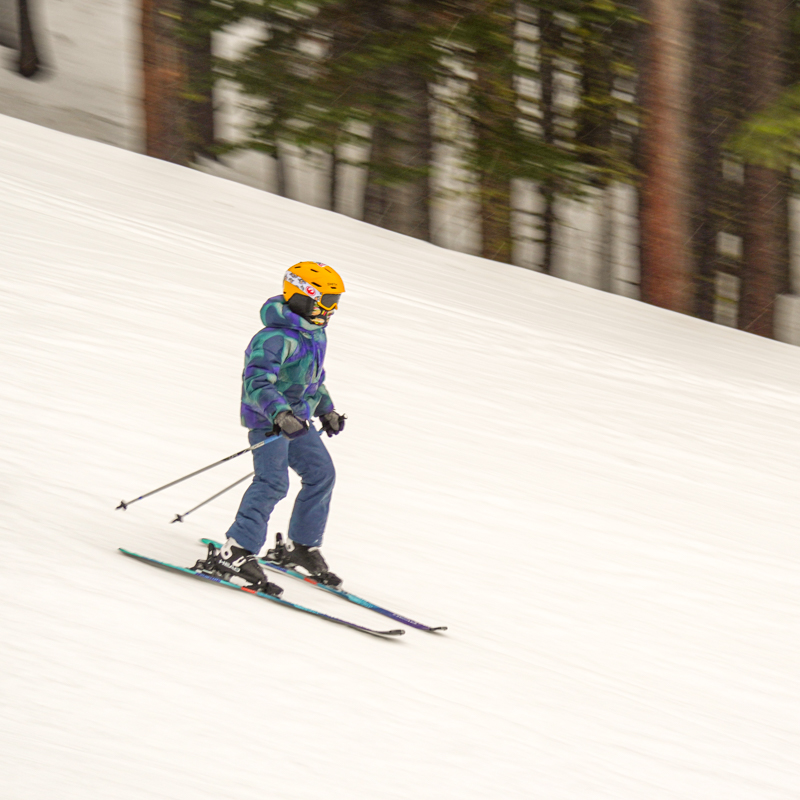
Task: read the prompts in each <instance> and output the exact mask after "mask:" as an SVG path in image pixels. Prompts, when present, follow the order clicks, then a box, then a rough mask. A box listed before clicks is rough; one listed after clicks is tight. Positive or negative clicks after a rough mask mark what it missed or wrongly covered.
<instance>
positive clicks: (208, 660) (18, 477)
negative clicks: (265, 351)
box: [0, 117, 800, 800]
mask: <svg viewBox="0 0 800 800" xmlns="http://www.w3.org/2000/svg"><path fill="white" fill-rule="evenodd" d="M0 143H1V144H2V149H1V150H0V152H2V156H0V288H1V290H2V291H0V304H1V306H0V312H1V313H0V326H2V336H1V337H0V353H2V365H3V375H4V380H3V381H2V384H1V385H0V411H1V412H2V414H1V415H0V416H1V418H2V441H3V448H2V450H0V486H1V487H2V491H1V492H0V523H1V524H2V527H1V530H2V537H3V552H4V556H5V564H4V570H3V577H2V579H0V602H1V603H2V609H3V611H2V616H1V617H0V619H1V620H2V641H3V646H2V649H0V672H1V674H2V676H3V681H2V693H3V698H2V705H3V711H4V713H3V714H2V716H0V741H1V742H2V747H0V796H2V797H3V798H9V800H12V799H13V800H38V799H39V798H43V797H55V796H57V797H59V798H60V800H69V799H70V798H76V800H77V799H78V798H80V800H85V798H88V797H113V798H115V799H117V800H123V799H127V798H137V799H138V798H142V797H153V798H176V799H177V798H192V800H201V798H221V797H231V798H233V797H235V798H261V797H276V798H281V799H282V800H292V799H293V798H302V799H303V800H308V798H312V797H318V796H325V797H328V798H333V799H334V800H338V799H339V798H341V800H345V798H347V800H351V799H352V798H369V799H370V800H372V799H373V798H374V799H375V800H383V799H384V798H386V800H394V798H397V799H398V800H400V799H401V798H402V799H403V800H406V799H407V798H412V797H413V798H415V799H416V800H424V799H427V798H430V800H434V798H436V799H437V800H438V799H439V798H445V797H447V798H449V797H453V798H456V797H457V798H459V799H460V800H469V799H471V798H495V797H502V798H542V800H562V799H563V800H574V799H575V798H579V799H580V800H584V799H585V800H596V799H597V798H624V799H625V800H643V798H647V800H666V798H676V799H677V798H681V799H682V800H685V799H687V798H693V799H694V798H697V799H698V800H700V799H702V800H710V799H712V798H713V799H716V798H719V800H744V799H745V798H746V799H747V800H771V799H772V798H776V799H777V798H781V799H784V798H785V799H786V800H789V799H790V798H792V799H793V798H797V797H798V791H800V790H799V789H798V787H799V786H800V765H799V764H798V761H799V760H800V758H799V757H798V753H800V735H798V733H799V731H800V702H798V683H800V680H799V679H798V675H800V658H798V655H800V654H799V652H798V633H800V630H799V629H798V628H799V626H798V621H799V618H800V614H798V589H800V580H799V579H798V578H799V576H798V555H800V536H798V527H797V500H796V498H797V481H798V467H799V466H800V463H798V462H799V460H800V456H798V453H800V432H799V431H800V427H799V426H798V411H800V351H798V350H797V349H795V348H792V347H789V346H787V345H782V344H778V343H775V342H771V341H765V340H762V339H760V338H758V337H755V336H750V335H747V334H743V333H741V332H738V331H734V330H730V329H726V328H722V327H719V326H713V325H710V324H707V323H704V322H701V321H698V320H694V319H690V318H687V317H683V316H680V315H677V314H672V313H668V312H665V311H662V310H660V309H655V308H652V307H648V306H646V305H644V304H640V303H636V302H634V301H630V300H626V299H623V298H620V297H616V296H610V295H604V294H601V293H599V292H596V291H593V290H590V289H586V288H584V287H581V286H578V285H575V284H569V283H565V282H561V281H558V280H556V279H552V278H549V277H546V276H542V275H539V274H535V273H530V272H526V271H524V270H521V269H518V268H513V267H508V266H505V265H500V264H495V263H490V262H486V261H482V260H481V259H478V258H474V257H471V256H466V255H463V254H459V253H455V252H452V251H446V250H441V249H439V248H436V247H433V246H431V245H428V244H426V243H423V242H418V241H415V240H412V239H407V238H404V237H402V236H399V235H396V234H393V233H390V232H387V231H383V230H379V229H376V228H371V227H368V226H366V225H364V224H362V223H360V222H357V221H354V220H351V219H348V218H345V217H342V216H337V215H334V214H332V213H329V212H327V211H323V210H320V209H315V208H311V207H308V206H304V205H301V204H299V203H295V202H292V201H288V200H285V199H281V198H279V197H276V196H273V195H269V194H266V193H263V192H259V191H256V190H254V189H250V188H247V187H245V186H242V185H239V184H236V183H231V182H226V181H223V180H220V179H217V178H212V177H210V176H207V175H203V174H201V173H199V172H195V171H192V170H188V169H181V168H179V167H175V166H173V165H169V164H165V163H161V162H158V161H155V160H152V159H146V158H144V157H142V156H139V155H136V154H133V153H129V152H125V151H122V150H116V149H113V148H111V147H108V146H104V145H100V144H97V143H93V142H89V141H85V140H81V139H77V138H73V137H69V136H67V135H64V134H60V133H56V132H54V131H50V130H46V129H44V128H39V127H36V126H33V125H30V124H28V123H24V122H20V121H18V120H14V119H10V118H7V117H0ZM307 258H313V259H315V260H316V259H320V260H324V261H327V262H328V263H330V264H332V265H333V266H334V267H336V268H337V269H339V270H340V271H341V273H342V274H343V276H344V280H345V282H346V285H347V290H348V291H347V294H346V297H345V300H344V302H343V307H342V310H341V311H340V312H339V314H338V315H337V316H336V318H335V319H334V321H333V323H332V325H331V327H330V346H329V357H328V363H327V365H326V366H327V370H328V385H329V388H330V390H331V393H332V395H333V397H334V398H335V400H336V402H337V406H338V408H339V409H340V410H342V411H344V412H346V413H347V414H348V426H347V431H346V433H345V434H344V435H343V436H340V437H337V438H336V439H334V440H332V441H331V442H330V449H331V451H332V453H333V457H334V460H335V463H336V466H337V471H338V485H337V490H336V494H335V498H334V506H333V511H332V515H331V520H330V523H329V527H328V534H327V538H326V544H325V552H326V555H327V556H328V558H329V560H330V562H331V565H332V567H333V568H334V569H335V570H336V571H337V572H339V573H340V574H343V575H344V576H345V578H346V586H347V588H349V589H350V590H351V591H354V592H356V593H358V594H362V595H364V596H366V597H368V598H370V599H372V600H374V601H376V602H379V603H381V604H383V605H385V606H387V607H389V608H393V609H396V610H397V611H399V612H401V613H404V614H407V615H408V616H410V617H412V618H415V619H419V620H421V621H423V622H428V623H430V624H444V625H448V626H449V628H450V630H449V631H448V632H447V633H446V634H444V635H438V636H434V635H426V634H423V633H420V632H417V631H414V630H410V629H409V630H408V632H407V634H406V636H404V637H402V639H400V640H398V641H380V640H375V639H374V638H372V637H368V636H364V635H361V634H359V633H356V632H353V631H348V630H346V629H342V628H339V627H337V626H334V625H330V624H328V623H325V622H323V621H320V620H318V619H315V618H313V617H310V616H305V615H303V614H298V613H292V612H290V611H289V610H287V609H283V608H280V607H277V606H274V605H273V604H270V603H267V602H263V601H257V600H255V599H251V598H248V597H245V596H243V595H241V594H240V593H236V592H227V591H222V590H221V589H219V588H217V587H211V586H209V585H206V584H204V583H201V582H199V581H192V580H189V579H186V578H183V577H181V576H178V575H170V574H168V573H165V572H162V571H160V570H155V569H152V568H151V567H148V566H146V565H144V564H141V563H138V562H135V561H133V560H128V559H124V558H122V557H121V556H120V555H119V554H118V553H117V547H119V546H124V547H127V548H130V549H132V550H134V551H136V552H140V553H144V554H146V555H151V556H153V557H158V558H164V559H166V560H168V561H172V562H174V563H178V564H185V565H187V566H188V565H191V564H192V563H193V561H194V560H195V559H196V558H197V557H198V556H200V555H201V554H202V552H203V551H202V547H201V546H200V545H199V544H198V543H197V540H198V538H199V537H201V536H212V537H215V538H219V537H221V536H222V535H224V532H225V530H226V529H227V526H228V525H229V523H230V521H231V519H232V515H233V513H234V512H235V509H236V505H237V502H238V499H239V497H240V496H241V490H239V489H237V490H234V491H232V492H231V493H230V494H229V495H227V496H225V497H223V498H220V499H219V500H218V501H215V503H214V504H212V505H210V506H208V507H206V508H203V509H201V510H200V511H198V512H197V513H196V514H195V515H192V516H191V517H190V518H188V519H187V521H186V522H185V523H184V524H183V525H170V524H169V521H170V520H171V519H172V518H173V517H174V515H175V513H177V512H183V511H185V510H186V509H188V508H190V507H192V506H194V505H195V504H196V503H198V502H200V500H202V499H204V498H205V497H207V496H208V495H210V494H213V493H214V492H215V491H217V490H218V489H220V488H221V487H223V486H225V485H227V484H228V483H231V482H232V481H233V480H235V479H236V478H238V477H241V476H242V475H244V474H245V473H246V472H247V471H249V469H250V464H249V463H248V462H246V458H247V457H243V458H241V459H237V460H234V461H232V462H230V463H228V464H226V465H224V466H222V467H220V468H218V469H216V470H212V471H211V472H209V473H207V474H204V475H202V476H199V477H197V478H196V479H193V480H192V481H188V482H186V483H185V484H181V485H180V486H178V487H175V488H174V489H172V490H169V491H167V492H164V493H162V494H160V495H157V496H155V497H153V498H150V499H148V500H145V501H143V502H142V503H137V504H135V505H134V506H132V507H131V508H130V509H129V510H128V511H127V512H122V511H114V507H115V505H116V504H117V503H118V502H119V500H120V499H123V498H124V499H131V498H132V497H135V496H138V495H139V494H141V493H143V492H145V491H147V490H149V489H152V488H154V487H156V486H158V485H161V484H162V483H165V482H167V481H169V480H172V479H173V478H176V477H179V476H180V475H182V474H185V473H188V472H191V471H192V470H194V469H197V468H198V467H200V466H203V465H204V464H207V463H210V462H212V461H215V460H217V459H219V458H221V457H223V456H225V455H227V454H229V453H232V452H236V451H237V450H240V449H241V448H242V447H244V446H245V436H244V432H243V431H242V430H241V428H240V427H239V425H238V397H239V390H240V383H239V382H240V373H241V365H242V353H243V350H244V348H245V346H246V344H247V342H248V341H249V339H250V337H251V336H252V335H253V334H254V333H255V332H256V331H257V330H258V328H259V317H258V311H259V308H260V306H261V303H262V302H263V300H264V299H266V298H267V297H269V296H271V295H274V294H276V293H277V291H278V287H279V286H280V278H281V275H282V272H283V270H284V269H285V268H286V267H287V266H289V265H291V264H293V263H295V262H296V261H299V260H302V259H307ZM296 488H297V487H296V483H293V491H294V490H296ZM289 508H290V500H287V501H285V502H284V503H283V504H282V505H281V506H280V507H279V510H278V511H277V512H276V515H275V516H276V518H275V520H274V524H273V525H272V526H271V530H272V531H273V532H274V531H276V530H285V526H286V522H287V520H288V513H289ZM279 582H282V584H283V585H284V586H285V589H286V596H287V598H288V599H292V600H296V601H298V602H301V603H305V604H307V605H310V606H312V607H314V608H319V609H320V610H323V611H327V612H329V613H331V614H335V615H338V616H343V617H346V618H348V619H352V620H354V621H357V622H362V623H364V624H371V625H375V626H377V627H382V626H383V625H384V622H385V621H386V620H385V619H384V618H382V617H380V616H378V615H375V614H372V613H370V612H368V611H366V610H363V609H360V608H358V607H356V606H354V605H349V604H346V603H344V602H342V601H340V600H339V599H337V598H335V597H332V596H328V595H326V594H325V593H323V592H318V591H314V590H313V589H311V588H310V587H308V586H304V585H302V584H299V583H297V582H294V581H290V580H288V579H284V580H283V581H279ZM387 627H391V625H389V626H387Z"/></svg>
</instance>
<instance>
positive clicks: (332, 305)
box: [317, 294, 341, 311]
mask: <svg viewBox="0 0 800 800" xmlns="http://www.w3.org/2000/svg"><path fill="white" fill-rule="evenodd" d="M340 297H341V295H340V294H323V295H322V296H321V297H320V298H319V299H318V300H317V305H318V306H319V307H320V308H321V309H323V310H325V311H333V310H334V309H337V308H339V298H340Z"/></svg>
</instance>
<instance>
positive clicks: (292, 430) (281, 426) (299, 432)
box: [275, 411, 308, 439]
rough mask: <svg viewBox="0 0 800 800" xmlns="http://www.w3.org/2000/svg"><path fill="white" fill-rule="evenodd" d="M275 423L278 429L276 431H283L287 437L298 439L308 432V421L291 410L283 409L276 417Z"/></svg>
mask: <svg viewBox="0 0 800 800" xmlns="http://www.w3.org/2000/svg"><path fill="white" fill-rule="evenodd" d="M275 425H276V426H277V428H278V430H277V431H275V433H282V434H283V435H284V436H285V437H286V438H287V439H296V438H297V437H298V436H303V434H306V433H308V423H307V422H306V421H305V420H302V419H298V418H297V417H296V416H295V415H294V414H292V412H291V411H281V413H280V414H277V415H276V417H275Z"/></svg>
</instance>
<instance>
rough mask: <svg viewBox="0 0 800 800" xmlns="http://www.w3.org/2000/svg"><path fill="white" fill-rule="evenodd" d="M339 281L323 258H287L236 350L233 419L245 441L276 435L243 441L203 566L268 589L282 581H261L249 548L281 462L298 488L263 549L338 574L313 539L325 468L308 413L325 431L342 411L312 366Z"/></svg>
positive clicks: (282, 488) (280, 490) (258, 544)
mask: <svg viewBox="0 0 800 800" xmlns="http://www.w3.org/2000/svg"><path fill="white" fill-rule="evenodd" d="M344 291H345V289H344V283H343V282H342V279H341V278H340V277H339V275H338V274H337V273H336V272H335V271H334V270H333V269H332V268H331V267H329V266H327V265H326V264H322V263H320V262H316V261H301V262H300V263H299V264H295V265H294V266H293V267H291V268H290V269H289V271H288V272H287V273H286V274H285V276H284V281H283V295H278V296H276V297H271V298H270V299H269V300H267V302H266V303H265V304H264V306H263V307H262V309H261V320H262V322H263V323H264V327H263V328H262V329H261V330H260V331H259V332H258V333H257V334H256V335H255V336H254V337H253V339H252V341H251V342H250V345H249V347H248V348H247V350H246V352H245V367H244V373H243V375H242V380H243V385H242V409H241V412H242V414H241V415H242V425H244V426H245V427H246V428H249V435H248V436H249V440H250V444H251V445H254V444H258V443H259V442H263V441H264V440H265V439H268V438H271V437H273V436H274V435H276V434H279V435H280V438H278V439H275V440H274V441H271V442H269V443H267V444H265V445H264V446H263V447H259V448H258V449H256V450H253V462H254V465H255V477H254V478H253V482H252V483H251V484H250V486H249V487H248V488H247V491H246V492H245V493H244V496H243V497H242V502H241V504H240V505H239V510H238V512H237V514H236V519H235V520H234V523H233V525H231V527H230V529H229V531H228V534H227V536H228V538H227V541H226V542H225V544H224V545H223V546H222V548H221V550H220V551H219V553H218V554H216V557H215V559H214V563H213V567H214V569H215V570H216V571H217V572H219V573H220V574H222V575H230V574H235V575H239V576H240V577H242V578H244V579H246V580H247V581H249V582H250V584H251V586H252V588H257V589H259V590H260V591H263V592H267V593H269V594H273V595H276V596H278V595H280V594H281V593H282V591H283V590H282V589H281V588H280V587H279V586H276V585H275V584H273V583H270V582H268V581H267V579H266V576H265V574H264V571H263V570H262V569H261V567H260V566H259V564H258V558H257V554H258V553H259V551H260V550H261V549H262V547H263V546H264V543H265V541H266V537H267V522H268V521H269V517H270V514H271V513H272V509H273V508H275V506H276V505H277V503H278V502H279V501H280V500H282V499H283V498H284V497H285V496H286V494H287V492H288V491H289V473H288V468H289V467H291V468H292V469H293V470H294V471H295V472H296V473H297V474H298V475H299V476H300V478H301V480H302V488H301V489H300V493H299V494H298V495H297V500H296V501H295V504H294V509H293V511H292V516H291V520H290V522H289V530H288V536H289V541H288V542H287V544H286V546H285V547H282V546H279V547H278V548H276V550H272V551H270V553H269V557H270V558H272V559H273V560H276V561H279V562H280V563H281V564H283V565H284V566H291V567H300V568H301V569H303V570H304V571H305V572H307V573H308V574H309V575H311V576H313V577H314V578H316V579H317V580H319V581H321V582H323V583H325V584H327V585H328V586H335V587H338V586H340V585H341V583H342V581H341V579H340V578H338V577H337V576H336V575H334V574H333V573H332V572H330V571H329V570H328V565H327V564H326V563H325V559H324V558H323V557H322V553H321V552H320V549H319V548H320V545H321V544H322V536H323V533H324V532H325V523H326V521H327V519H328V509H329V506H330V501H331V493H332V492H333V484H334V480H335V472H334V468H333V462H332V461H331V457H330V455H328V451H327V449H326V447H325V445H324V443H323V440H322V438H321V435H320V432H319V431H318V430H317V429H316V428H315V427H314V425H313V424H310V421H311V420H312V418H313V417H318V418H319V420H320V423H321V425H322V431H323V432H324V433H326V434H327V435H328V436H329V437H330V436H336V435H337V434H339V433H341V432H342V430H343V429H344V422H345V417H344V416H343V415H341V414H339V413H338V412H337V411H335V410H334V407H333V401H332V400H331V396H330V395H329V394H328V390H327V389H326V388H325V384H324V381H325V371H324V370H323V368H322V364H323V361H324V359H325V346H326V334H325V327H326V326H327V324H328V321H329V320H330V318H331V316H332V315H333V313H334V312H335V311H336V310H337V309H338V306H339V298H340V296H341V295H342V294H343V293H344Z"/></svg>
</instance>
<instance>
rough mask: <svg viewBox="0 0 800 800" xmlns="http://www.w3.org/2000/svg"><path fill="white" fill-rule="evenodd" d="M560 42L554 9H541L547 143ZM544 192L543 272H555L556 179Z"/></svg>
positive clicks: (550, 136)
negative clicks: (557, 52) (556, 55)
mask: <svg viewBox="0 0 800 800" xmlns="http://www.w3.org/2000/svg"><path fill="white" fill-rule="evenodd" d="M559 43H560V31H559V30H558V26H557V25H556V24H555V20H554V19H553V12H552V11H549V10H546V9H542V10H540V11H539V76H540V78H539V80H540V83H541V92H542V138H543V140H544V142H545V144H548V145H552V144H554V143H555V139H556V136H555V117H556V115H555V106H554V101H555V59H554V54H555V52H556V50H557V48H558V46H559ZM541 193H542V202H543V209H542V265H541V267H542V272H546V273H547V274H548V275H549V274H551V273H552V272H553V255H554V253H555V227H556V210H555V205H556V187H555V182H554V181H553V180H545V181H544V182H543V183H542V186H541Z"/></svg>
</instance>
